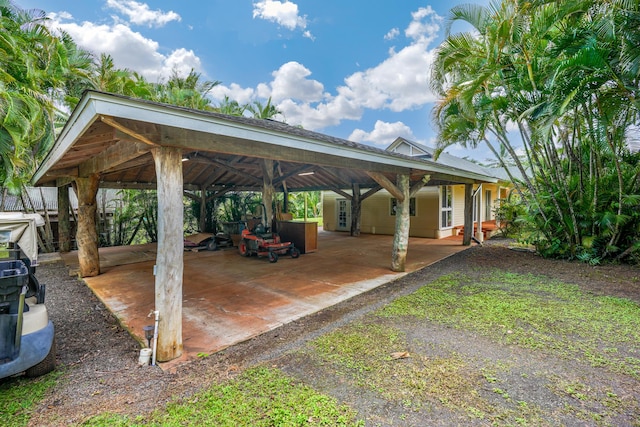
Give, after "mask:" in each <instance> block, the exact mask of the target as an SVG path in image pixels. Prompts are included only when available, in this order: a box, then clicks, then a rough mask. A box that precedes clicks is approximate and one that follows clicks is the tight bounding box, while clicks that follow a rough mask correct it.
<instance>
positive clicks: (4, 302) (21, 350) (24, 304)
mask: <svg viewBox="0 0 640 427" xmlns="http://www.w3.org/2000/svg"><path fill="white" fill-rule="evenodd" d="M38 225H44V220H43V219H42V217H41V216H40V215H37V214H22V213H0V379H1V378H6V377H9V376H12V375H15V374H19V373H21V372H25V374H26V376H28V377H36V376H39V375H44V374H46V373H48V372H51V371H52V370H53V369H54V368H55V362H56V347H55V339H54V327H53V323H52V322H51V321H50V320H49V315H48V312H47V308H46V306H45V305H44V299H45V286H44V285H41V284H40V283H39V282H38V279H36V276H35V270H36V265H37V259H38V243H37V239H38V236H37V229H36V227H37V226H38Z"/></svg>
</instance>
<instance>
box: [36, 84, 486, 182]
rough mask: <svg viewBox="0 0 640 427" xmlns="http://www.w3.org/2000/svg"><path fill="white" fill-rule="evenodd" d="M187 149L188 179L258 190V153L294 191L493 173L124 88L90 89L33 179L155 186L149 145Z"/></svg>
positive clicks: (481, 177)
mask: <svg viewBox="0 0 640 427" xmlns="http://www.w3.org/2000/svg"><path fill="white" fill-rule="evenodd" d="M157 146H172V147H178V148H180V149H181V150H182V153H183V159H184V160H185V161H184V162H183V176H184V188H185V189H189V190H202V189H206V190H224V189H234V190H259V189H261V188H262V183H263V180H262V169H261V159H271V160H274V161H275V162H276V163H275V165H276V166H275V169H276V170H275V171H274V172H275V173H274V185H275V187H276V189H281V188H283V186H285V185H286V188H287V189H288V191H308V190H331V189H345V188H350V187H351V186H352V185H353V184H358V185H360V187H361V188H368V187H374V186H376V185H377V183H376V180H375V179H373V178H372V174H378V175H385V176H386V177H387V178H388V179H390V180H391V181H393V180H394V179H395V178H394V177H395V175H396V174H398V173H403V174H409V175H410V176H411V177H412V180H420V179H422V177H424V176H425V175H429V176H430V181H429V183H428V185H438V184H456V183H474V182H496V178H495V177H491V176H489V175H485V174H481V173H478V172H477V171H469V170H465V169H462V168H456V167H453V166H451V165H443V164H439V163H437V162H434V161H430V160H425V159H416V158H411V157H408V156H404V155H401V154H396V153H390V152H388V151H385V150H382V149H378V148H374V147H371V146H367V145H363V144H358V143H355V142H352V141H348V140H345V139H340V138H335V137H332V136H329V135H325V134H321V133H318V132H312V131H308V130H305V129H302V128H300V127H295V126H290V125H287V124H285V123H281V122H277V121H273V120H265V119H255V118H249V117H237V116H229V115H224V114H219V113H214V112H208V111H201V110H194V109H189V108H183V107H177V106H173V105H166V104H161V103H156V102H151V101H145V100H140V99H133V98H129V97H125V96H121V95H114V94H109V93H103V92H96V91H88V92H86V93H85V94H84V96H83V97H82V99H81V100H80V102H79V104H78V106H77V107H76V109H75V110H74V111H73V113H72V115H71V117H70V118H69V120H68V122H67V124H66V125H65V127H64V129H63V130H62V132H61V134H60V135H59V137H58V138H57V140H56V143H55V145H54V147H53V148H52V150H51V151H50V152H49V154H48V156H47V157H46V158H45V160H44V162H43V163H42V164H41V166H40V168H39V169H38V171H37V172H36V174H35V175H34V178H33V182H34V184H35V185H44V186H55V185H64V184H66V183H68V182H70V181H71V180H72V179H73V178H75V177H86V176H89V175H91V174H99V175H100V186H101V187H104V188H155V185H156V173H155V166H154V162H153V158H152V155H151V150H152V149H153V148H154V147H157Z"/></svg>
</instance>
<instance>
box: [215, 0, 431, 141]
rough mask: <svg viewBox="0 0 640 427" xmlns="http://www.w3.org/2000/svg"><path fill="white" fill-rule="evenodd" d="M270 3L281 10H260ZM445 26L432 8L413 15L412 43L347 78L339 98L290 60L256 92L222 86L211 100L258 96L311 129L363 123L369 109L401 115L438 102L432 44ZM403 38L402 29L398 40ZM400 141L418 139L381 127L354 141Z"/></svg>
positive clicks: (395, 127)
mask: <svg viewBox="0 0 640 427" xmlns="http://www.w3.org/2000/svg"><path fill="white" fill-rule="evenodd" d="M267 3H269V4H271V3H279V4H280V5H282V3H280V2H268V1H267V2H259V3H256V5H257V4H262V5H263V6H264V7H265V8H267ZM254 6H255V5H254ZM296 11H297V8H296ZM255 13H256V11H255V10H254V15H255ZM296 16H297V12H296ZM441 21H442V18H441V17H440V16H438V15H437V14H436V13H435V12H434V11H433V10H432V9H431V8H428V7H427V8H421V9H419V10H418V11H416V12H414V13H413V14H412V20H411V22H410V23H409V24H408V26H407V28H406V29H405V31H404V34H405V36H406V37H407V40H409V44H408V45H406V46H405V47H401V48H398V49H399V50H397V51H396V50H395V49H390V50H389V55H388V57H387V58H386V59H385V60H384V61H382V62H381V63H380V64H378V65H377V66H375V67H371V68H369V69H367V70H364V71H359V72H356V73H353V74H351V75H349V76H347V77H346V78H345V79H344V84H343V85H341V86H339V87H337V88H336V89H335V94H331V93H328V91H327V90H326V89H325V88H324V85H323V84H322V83H321V82H319V81H318V80H315V79H313V78H312V72H311V70H309V69H308V68H306V67H305V66H304V65H303V64H300V63H298V62H295V61H291V62H288V63H285V64H283V65H282V66H281V67H280V68H279V69H277V70H276V71H274V72H273V73H272V77H273V78H272V80H271V81H270V82H264V83H260V84H259V85H258V86H257V87H256V88H255V90H252V89H243V88H241V87H240V86H238V85H236V86H234V85H231V86H230V87H221V86H219V87H217V88H215V89H214V91H212V96H214V97H215V98H217V99H222V98H223V97H224V95H228V96H229V97H230V98H232V99H236V100H237V101H238V102H240V103H245V102H247V97H250V96H251V97H255V98H253V99H258V98H261V99H267V98H269V97H271V99H272V101H273V103H274V104H275V105H276V106H277V107H278V109H280V110H281V111H282V112H283V114H284V116H285V119H286V121H287V123H289V124H291V125H301V126H303V127H304V128H305V129H309V130H321V129H323V128H326V127H330V126H336V125H339V124H340V123H341V122H342V121H344V120H360V119H361V118H362V115H363V113H364V111H365V109H372V110H382V109H387V110H391V111H394V112H401V111H404V110H408V109H415V108H421V107H423V106H424V105H425V104H427V103H430V102H433V101H435V100H436V96H435V95H434V94H432V93H431V90H430V87H429V70H430V68H431V63H432V60H433V51H432V47H431V44H432V43H433V41H434V40H435V38H436V37H437V35H438V32H439V29H440V23H441ZM392 33H393V31H392V32H390V33H388V34H389V35H393V34H392ZM399 35H400V32H399V30H398V32H397V34H395V36H396V37H398V36H399ZM392 135H393V138H392ZM398 136H405V137H407V138H411V139H413V140H416V138H415V137H414V136H413V135H412V134H411V130H410V129H409V128H408V127H407V126H406V125H404V124H403V123H401V122H397V123H384V122H378V123H376V126H375V128H374V129H373V130H372V131H371V132H366V131H363V130H358V131H354V133H353V134H352V136H351V138H355V139H356V140H358V141H367V142H371V143H374V144H388V143H389V142H390V141H392V140H393V139H395V138H396V137H398Z"/></svg>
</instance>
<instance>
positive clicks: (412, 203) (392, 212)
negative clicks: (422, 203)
mask: <svg viewBox="0 0 640 427" xmlns="http://www.w3.org/2000/svg"><path fill="white" fill-rule="evenodd" d="M397 205H398V201H397V200H396V199H394V198H391V210H390V212H389V214H390V215H391V216H395V215H396V206H397ZM409 216H416V198H415V197H412V198H410V199H409Z"/></svg>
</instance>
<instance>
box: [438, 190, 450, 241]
mask: <svg viewBox="0 0 640 427" xmlns="http://www.w3.org/2000/svg"><path fill="white" fill-rule="evenodd" d="M439 193H440V200H439V206H440V212H439V215H438V218H439V219H438V221H439V222H440V229H441V230H446V229H448V228H453V187H452V186H451V185H442V186H440V192H439ZM447 201H448V203H446V202H447ZM447 205H448V206H447ZM445 215H447V218H448V219H449V224H448V225H447V224H445V222H446V221H443V219H444V216H445Z"/></svg>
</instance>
